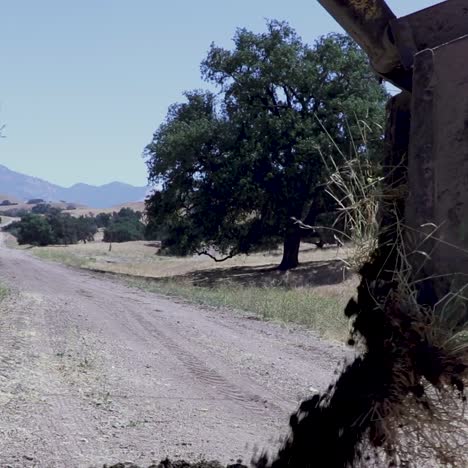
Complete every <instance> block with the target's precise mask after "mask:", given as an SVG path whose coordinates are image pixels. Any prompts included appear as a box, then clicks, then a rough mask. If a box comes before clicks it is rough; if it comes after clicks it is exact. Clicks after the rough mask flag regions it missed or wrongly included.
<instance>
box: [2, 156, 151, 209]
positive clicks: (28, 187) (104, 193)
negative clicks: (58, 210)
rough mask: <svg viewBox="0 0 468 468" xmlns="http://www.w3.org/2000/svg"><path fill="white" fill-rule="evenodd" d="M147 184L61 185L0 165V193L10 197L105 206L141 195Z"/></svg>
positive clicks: (130, 200) (138, 199)
mask: <svg viewBox="0 0 468 468" xmlns="http://www.w3.org/2000/svg"><path fill="white" fill-rule="evenodd" d="M147 190H148V188H147V187H135V186H133V185H129V184H125V183H122V182H112V183H110V184H105V185H101V186H94V185H88V184H82V183H78V184H75V185H73V186H71V187H61V186H60V185H56V184H52V183H50V182H47V181H45V180H43V179H39V178H37V177H32V176H29V175H26V174H21V173H19V172H15V171H12V170H10V169H8V168H7V167H6V166H3V165H1V164H0V192H1V193H2V194H5V195H4V197H5V198H8V199H10V200H12V201H13V200H21V201H26V200H30V199H32V198H42V199H44V200H46V201H51V202H59V201H65V202H67V203H76V204H79V205H86V206H90V207H92V208H109V207H112V206H115V205H121V204H124V203H128V202H135V201H141V200H143V199H144V198H145V195H146V192H147Z"/></svg>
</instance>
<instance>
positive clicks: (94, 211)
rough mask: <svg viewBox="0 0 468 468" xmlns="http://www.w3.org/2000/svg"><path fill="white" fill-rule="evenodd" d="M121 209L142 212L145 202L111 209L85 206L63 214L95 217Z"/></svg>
mask: <svg viewBox="0 0 468 468" xmlns="http://www.w3.org/2000/svg"><path fill="white" fill-rule="evenodd" d="M121 208H131V209H132V210H134V211H142V212H143V211H144V210H145V202H130V203H124V204H122V205H117V206H113V207H111V208H88V207H86V206H83V207H78V208H77V209H76V210H64V213H70V214H71V215H72V216H77V217H78V216H96V215H98V214H99V213H113V212H114V211H119V210H120V209H121Z"/></svg>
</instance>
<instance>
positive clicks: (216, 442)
mask: <svg viewBox="0 0 468 468" xmlns="http://www.w3.org/2000/svg"><path fill="white" fill-rule="evenodd" d="M0 245H1V242H0ZM0 281H1V282H3V283H6V284H7V285H8V286H9V287H10V288H11V289H12V294H11V295H10V297H9V298H8V299H7V300H6V301H5V302H4V303H3V304H2V308H1V314H0V315H1V322H0V323H1V329H0V406H1V411H0V464H1V466H11V467H18V468H19V467H33V466H34V467H50V468H52V467H63V466H68V467H88V466H96V467H97V466H102V465H103V464H105V463H107V464H109V465H112V463H117V462H123V461H131V462H134V463H136V464H137V465H140V466H148V465H151V463H154V460H161V459H164V458H165V457H169V458H171V459H182V458H184V459H186V460H190V461H192V462H196V461H197V460H201V459H207V460H211V459H217V460H220V462H221V463H223V464H226V463H231V464H232V463H236V461H237V460H238V459H243V460H246V461H248V460H249V459H250V457H251V456H252V455H253V453H254V451H255V449H256V448H258V450H262V449H264V448H268V449H271V450H272V451H275V450H276V449H277V448H278V446H279V441H278V438H279V436H280V435H282V434H283V435H285V434H286V433H287V424H288V420H289V415H290V414H291V412H292V411H294V410H295V409H296V407H297V405H298V403H299V401H300V400H301V399H303V398H305V397H307V396H310V395H311V394H313V393H314V392H315V391H316V390H322V389H324V388H326V387H327V385H328V384H329V383H330V381H331V379H332V377H333V376H332V374H333V371H334V369H335V368H336V366H337V363H338V362H339V361H340V360H341V359H342V358H343V357H344V355H345V354H346V352H345V350H344V348H342V347H340V346H338V345H332V344H330V343H327V342H324V341H322V340H320V339H318V338H317V336H316V335H315V334H314V333H312V332H308V331H305V330H303V329H299V328H290V327H285V326H281V325H277V324H272V323H264V322H261V321H258V320H255V319H253V318H251V317H247V316H240V315H236V314H234V313H232V314H231V313H227V312H221V311H214V310H203V309H199V308H196V307H192V306H189V305H186V304H183V303H176V302H173V301H170V300H168V299H165V298H163V297H160V296H157V295H154V294H150V293H143V292H141V291H138V290H133V289H130V288H128V287H125V286H123V285H122V284H118V283H115V282H112V281H110V280H107V279H102V278H99V277H96V276H93V275H92V274H90V273H86V272H80V271H76V270H73V269H70V268H67V267H64V266H61V265H57V264H52V263H47V262H43V261H40V260H38V259H35V258H33V257H32V256H30V255H28V254H27V253H26V252H19V251H13V250H7V249H5V248H1V247H0ZM156 466H157V465H156Z"/></svg>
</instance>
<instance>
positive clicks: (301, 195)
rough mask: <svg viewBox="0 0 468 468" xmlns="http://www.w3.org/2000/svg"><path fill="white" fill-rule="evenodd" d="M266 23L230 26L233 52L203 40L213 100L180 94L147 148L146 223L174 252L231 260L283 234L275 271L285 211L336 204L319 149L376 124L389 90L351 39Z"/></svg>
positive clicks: (306, 214)
mask: <svg viewBox="0 0 468 468" xmlns="http://www.w3.org/2000/svg"><path fill="white" fill-rule="evenodd" d="M267 26H268V28H267V32H266V33H264V34H255V33H253V32H250V31H248V30H246V29H240V30H238V31H237V33H236V35H235V37H234V43H235V47H234V50H232V51H230V50H226V49H223V48H220V47H216V46H215V45H212V46H211V49H210V51H209V53H208V56H207V58H206V59H205V60H204V61H203V63H202V74H203V77H204V78H205V80H206V81H208V82H209V83H211V84H214V85H215V86H217V87H218V89H219V91H220V93H219V95H218V96H219V97H216V96H215V95H214V94H212V93H210V92H202V91H194V92H187V93H185V96H186V102H184V103H182V104H174V105H173V106H172V107H171V108H170V109H169V112H168V115H167V118H166V121H165V122H164V123H163V124H162V125H161V126H160V127H159V128H158V129H157V130H156V132H155V134H154V136H153V140H152V142H151V143H150V144H149V145H148V146H147V148H146V150H145V155H146V157H147V165H148V170H149V179H150V181H152V182H153V183H154V184H155V185H156V186H157V187H160V188H159V189H158V190H156V191H155V192H154V194H153V195H152V196H151V197H150V198H149V199H148V200H147V205H146V208H147V216H148V229H149V230H152V232H158V233H159V234H160V236H161V237H162V239H161V240H163V241H164V245H165V247H166V249H168V250H169V251H170V252H173V253H177V254H188V253H193V252H198V253H207V254H209V255H211V254H212V252H213V251H214V249H215V250H216V251H218V252H220V253H221V254H223V255H226V257H230V256H232V255H235V254H238V253H249V252H252V251H253V250H256V249H259V248H263V247H266V246H272V245H277V244H278V243H279V242H281V241H282V242H283V244H284V255H283V260H282V262H281V265H280V268H282V269H288V268H292V267H295V266H297V264H298V251H299V245H300V241H301V237H302V232H301V231H300V229H299V228H298V227H297V226H296V225H295V224H294V223H293V222H292V218H297V219H300V220H302V221H304V222H306V223H307V224H313V223H314V222H315V218H316V216H317V215H319V214H320V213H323V212H325V211H330V209H332V208H333V207H332V206H331V199H327V198H326V197H325V195H324V188H323V184H324V178H325V174H324V173H325V170H324V162H323V158H324V157H325V158H326V157H327V155H328V154H333V157H334V160H335V161H338V160H339V151H338V148H339V149H341V150H344V151H347V150H348V149H349V148H350V147H351V146H353V147H357V148H358V149H359V147H360V145H362V144H363V143H362V141H361V135H360V133H359V125H358V123H359V122H360V121H361V120H366V122H369V123H371V124H375V125H376V126H377V127H378V126H379V125H380V124H381V123H382V121H383V115H384V103H385V100H386V93H385V90H384V88H383V87H382V86H381V85H380V84H379V82H378V80H377V78H376V77H375V76H374V74H373V72H372V71H371V69H370V67H369V64H368V61H367V58H366V56H365V54H364V53H363V52H362V51H361V50H360V49H359V48H358V46H357V45H356V44H355V43H354V42H353V41H352V40H351V39H350V38H349V37H348V36H344V35H339V34H333V35H329V36H326V37H323V38H321V39H320V40H318V41H317V42H316V43H315V44H314V45H313V46H308V45H306V44H304V43H303V42H302V40H301V39H300V37H299V36H298V35H297V34H296V33H295V31H294V30H293V29H292V28H291V27H289V26H288V25H287V24H286V23H280V22H276V21H272V22H269V23H268V25H267ZM379 137H380V134H379ZM377 140H378V139H377ZM210 252H211V253H210Z"/></svg>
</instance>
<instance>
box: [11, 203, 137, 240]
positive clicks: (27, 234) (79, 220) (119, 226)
mask: <svg viewBox="0 0 468 468" xmlns="http://www.w3.org/2000/svg"><path fill="white" fill-rule="evenodd" d="M141 218H142V213H141V212H139V211H134V210H132V209H130V208H122V209H121V210H120V211H118V212H114V213H112V214H110V213H99V214H98V215H96V216H91V215H88V216H78V217H74V216H71V215H70V214H69V213H64V212H63V211H62V210H60V209H59V208H55V207H53V206H51V205H48V204H46V203H40V204H38V205H36V206H34V207H33V208H32V211H31V212H25V213H23V214H22V216H21V219H20V221H17V222H15V223H12V224H10V225H9V226H8V227H7V228H6V229H7V230H8V231H9V232H10V233H11V234H13V235H14V236H15V237H16V239H17V241H18V243H19V244H20V245H22V244H29V245H36V246H46V245H68V244H76V243H78V242H84V243H86V242H91V241H94V236H95V234H96V233H97V232H98V229H99V228H103V230H104V237H103V241H104V242H128V241H134V240H143V239H145V226H144V224H143V223H142V221H141Z"/></svg>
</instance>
